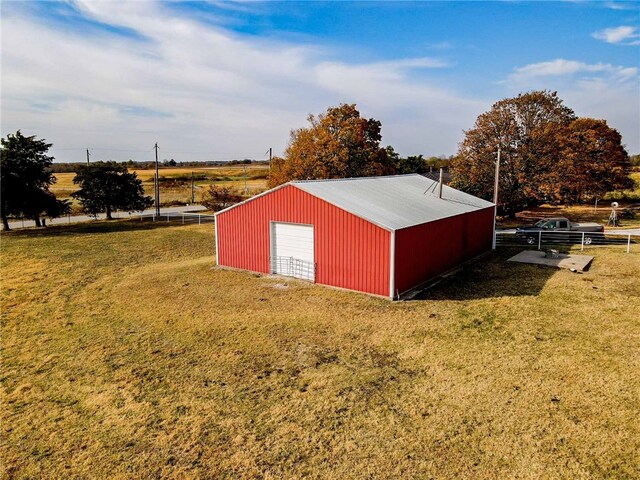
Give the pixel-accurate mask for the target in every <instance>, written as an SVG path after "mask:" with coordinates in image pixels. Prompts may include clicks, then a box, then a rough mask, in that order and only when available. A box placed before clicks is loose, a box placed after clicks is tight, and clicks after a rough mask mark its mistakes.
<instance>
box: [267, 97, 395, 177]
mask: <svg viewBox="0 0 640 480" xmlns="http://www.w3.org/2000/svg"><path fill="white" fill-rule="evenodd" d="M308 121H309V127H306V128H299V129H296V130H293V131H292V132H291V138H290V141H289V145H288V147H287V149H286V151H285V156H284V158H283V159H280V158H278V159H275V161H273V162H272V167H271V177H270V180H269V184H270V185H271V186H275V185H280V184H282V183H285V182H288V181H290V180H295V179H306V180H308V179H317V178H348V177H362V176H375V175H387V174H392V173H394V172H395V168H394V165H393V163H392V161H391V160H390V159H389V157H388V155H387V151H386V150H385V149H384V148H382V147H381V146H380V140H381V139H382V135H381V128H382V124H381V123H380V122H379V121H378V120H375V119H373V118H369V119H367V118H362V117H361V116H360V112H359V111H358V109H357V108H356V106H355V105H347V104H342V105H340V106H338V107H331V108H329V109H328V110H327V111H326V112H325V113H323V114H320V115H318V116H317V117H316V116H314V115H309V117H308Z"/></svg>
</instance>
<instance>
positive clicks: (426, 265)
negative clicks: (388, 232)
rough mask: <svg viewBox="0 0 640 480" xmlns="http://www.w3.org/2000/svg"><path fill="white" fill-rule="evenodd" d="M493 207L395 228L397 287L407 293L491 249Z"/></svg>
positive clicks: (399, 290)
mask: <svg viewBox="0 0 640 480" xmlns="http://www.w3.org/2000/svg"><path fill="white" fill-rule="evenodd" d="M493 212H494V209H493V207H490V208H485V209H483V210H478V211H476V212H471V213H466V214H463V215H457V216H455V217H450V218H444V219H442V220H438V221H435V222H430V223H424V224H422V225H416V226H415V227H409V228H405V229H402V230H398V231H396V239H395V247H396V248H395V289H396V290H397V291H398V292H400V293H403V292H406V291H407V290H410V289H411V288H413V287H415V286H417V285H420V284H421V283H423V282H425V281H427V280H429V279H431V278H434V277H436V276H438V275H440V274H441V273H444V272H446V271H447V270H450V269H452V268H454V267H455V266H456V265H459V264H460V263H462V262H465V261H467V260H470V259H472V258H474V257H477V256H478V255H480V254H482V253H484V252H487V251H489V250H491V246H492V243H493Z"/></svg>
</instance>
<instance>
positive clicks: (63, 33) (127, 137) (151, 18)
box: [2, 0, 488, 161]
mask: <svg viewBox="0 0 640 480" xmlns="http://www.w3.org/2000/svg"><path fill="white" fill-rule="evenodd" d="M74 5H76V7H77V8H78V9H79V10H80V11H81V12H82V14H83V15H85V16H86V17H89V18H91V19H93V20H95V21H98V22H101V23H103V24H109V25H112V26H116V27H121V28H122V27H124V28H127V29H130V30H131V31H132V32H135V34H136V35H135V36H133V37H127V36H120V37H118V36H113V35H109V36H107V35H104V34H103V35H98V36H95V35H93V36H92V35H86V34H83V35H82V36H79V34H78V33H74V32H73V31H70V30H68V29H64V30H63V29H57V28H53V27H51V26H48V25H46V24H43V23H39V22H38V20H37V19H34V18H32V17H30V16H27V15H24V14H16V13H14V14H12V17H11V19H10V21H6V22H5V21H3V44H2V49H3V52H2V53H3V71H2V81H3V102H2V114H3V126H2V130H3V131H2V133H3V135H6V133H8V132H10V131H14V130H15V129H17V128H22V129H24V131H25V133H26V132H27V131H28V133H30V134H37V135H39V136H42V137H44V138H46V139H47V140H49V141H51V142H53V143H54V144H55V145H57V146H58V147H60V148H62V147H68V148H71V147H77V151H74V150H62V149H61V150H59V151H58V153H57V158H58V159H59V160H61V161H62V160H66V159H70V160H80V159H82V158H83V157H82V155H83V151H84V150H83V149H84V148H85V147H93V148H96V149H98V148H105V150H100V151H96V154H97V155H99V156H105V157H106V156H111V157H112V158H117V159H121V158H129V157H132V158H134V159H144V158H147V157H148V158H151V149H150V148H151V146H152V145H153V144H154V143H155V142H156V141H158V142H159V144H160V146H161V155H163V158H164V157H165V156H166V157H174V158H176V159H178V160H187V159H217V158H225V159H231V158H236V157H241V158H242V157H257V156H260V155H262V154H263V152H264V151H265V150H266V149H267V148H268V147H269V146H273V147H274V149H275V151H276V152H281V151H282V150H283V149H284V147H285V145H286V142H287V141H288V137H289V131H290V130H291V129H292V128H296V127H299V126H302V125H304V124H305V121H306V117H307V115H308V113H319V112H322V111H324V110H325V109H326V108H327V107H328V106H330V105H336V104H338V103H340V102H348V103H357V104H358V106H359V108H360V109H361V112H362V113H363V115H366V116H371V117H374V118H377V119H379V120H381V121H382V123H383V135H384V138H383V142H384V143H385V144H388V143H390V144H393V145H394V146H395V147H396V149H397V150H398V151H400V152H401V153H403V154H413V153H425V154H440V153H453V151H455V149H456V147H457V142H458V141H460V140H461V137H462V130H463V128H467V127H468V126H469V125H471V124H472V123H473V121H474V119H475V117H476V115H477V114H479V113H480V112H481V111H482V110H483V109H485V108H486V107H487V106H488V102H479V101H476V100H470V99H466V98H464V96H462V95H458V94H456V93H455V92H450V91H447V90H445V89H442V88H435V87H433V86H431V85H429V83H428V82H425V81H424V80H421V81H420V82H418V81H414V80H412V76H411V72H413V71H414V70H416V69H439V68H444V67H446V66H447V63H446V62H445V61H443V60H441V59H438V58H432V57H418V58H401V59H396V60H389V61H381V62H372V63H363V64H352V63H345V62H342V61H337V60H333V59H332V58H331V57H332V56H333V54H332V52H331V51H329V50H327V49H325V48H320V47H318V46H315V45H308V44H307V45H299V44H293V43H287V42H278V41H273V40H269V39H265V38H263V37H261V38H258V37H252V36H241V35H237V34H234V33H231V32H230V31H228V30H225V29H223V28H221V27H218V26H214V25H206V24H204V23H200V22H198V21H196V20H194V19H190V18H188V17H185V16H179V15H175V14H173V15H170V14H168V12H167V11H166V10H165V8H166V7H164V6H163V5H162V4H159V3H149V2H101V1H84V0H83V1H78V2H75V3H74ZM43 52H46V53H45V54H43ZM109 148H110V149H111V150H109ZM54 149H55V146H54ZM127 152H130V153H127ZM190 152H191V153H190ZM54 153H55V151H54Z"/></svg>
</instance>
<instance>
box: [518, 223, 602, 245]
mask: <svg viewBox="0 0 640 480" xmlns="http://www.w3.org/2000/svg"><path fill="white" fill-rule="evenodd" d="M555 232H558V235H553V233H555ZM560 232H561V233H560ZM567 232H568V233H567ZM603 232H604V227H603V226H602V225H600V224H598V223H592V222H589V223H575V222H572V221H570V220H569V219H568V218H566V217H552V218H545V219H542V220H540V221H538V222H537V223H535V224H534V225H527V226H524V227H519V228H517V229H516V236H517V237H518V238H521V239H523V240H525V241H526V242H527V243H528V244H529V245H535V244H536V243H538V241H539V240H540V239H542V240H543V241H545V242H554V243H581V242H583V241H584V244H585V245H591V243H593V241H594V240H598V239H603V238H604V233H603ZM572 233H573V234H572ZM583 234H584V240H583Z"/></svg>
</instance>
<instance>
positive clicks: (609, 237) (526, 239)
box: [496, 231, 640, 253]
mask: <svg viewBox="0 0 640 480" xmlns="http://www.w3.org/2000/svg"><path fill="white" fill-rule="evenodd" d="M637 244H640V235H634V234H631V233H629V234H627V233H622V232H615V233H607V232H553V231H551V232H544V231H538V232H518V233H516V232H496V246H497V247H516V246H517V247H529V248H535V249H537V250H543V249H545V248H549V247H552V246H579V247H580V249H581V250H584V249H585V248H592V247H603V246H610V245H619V246H622V247H624V248H625V250H626V252H627V253H629V252H631V249H632V246H634V247H635V248H637V247H636V245H637Z"/></svg>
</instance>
